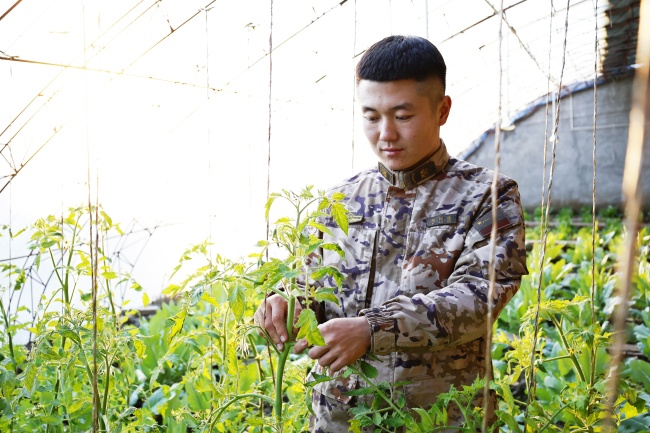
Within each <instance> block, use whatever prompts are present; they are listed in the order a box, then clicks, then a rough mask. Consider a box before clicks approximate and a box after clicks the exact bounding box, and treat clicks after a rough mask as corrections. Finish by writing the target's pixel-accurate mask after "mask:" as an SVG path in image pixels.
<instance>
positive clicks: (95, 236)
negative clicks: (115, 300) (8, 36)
mask: <svg viewBox="0 0 650 433" xmlns="http://www.w3.org/2000/svg"><path fill="white" fill-rule="evenodd" d="M81 10H82V20H83V38H84V51H83V56H84V80H85V86H86V92H85V95H84V97H85V100H84V102H85V113H86V151H87V154H86V155H87V168H88V170H87V179H88V216H89V222H90V223H89V224H88V230H89V234H90V238H89V239H90V245H89V248H90V267H91V295H92V301H91V309H92V313H91V314H92V328H93V331H92V332H93V349H92V350H93V366H92V389H93V427H92V428H93V433H97V432H98V431H99V417H100V405H101V402H100V397H99V387H98V385H97V381H98V368H97V266H98V263H97V262H98V244H99V226H98V225H97V222H98V221H99V209H98V208H99V186H98V184H99V170H98V167H95V170H96V171H95V201H96V203H95V208H94V211H95V213H94V215H93V199H92V173H91V172H92V158H91V148H90V134H89V127H88V122H89V121H88V72H87V69H86V66H87V61H88V59H87V56H86V54H87V47H88V44H87V43H86V8H85V3H84V2H83V1H82V3H81ZM95 160H97V156H96V155H95ZM93 226H94V227H93ZM80 349H81V350H83V347H80ZM107 379H108V378H107Z"/></svg>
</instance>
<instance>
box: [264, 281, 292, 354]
mask: <svg viewBox="0 0 650 433" xmlns="http://www.w3.org/2000/svg"><path fill="white" fill-rule="evenodd" d="M288 306H289V304H288V302H287V301H286V300H285V299H284V298H283V297H282V296H280V295H276V294H274V295H271V296H269V297H268V298H266V299H264V301H262V304H260V306H259V307H258V308H257V311H256V312H255V321H256V322H257V323H258V324H259V325H260V327H261V328H262V329H263V330H265V331H266V333H267V334H268V337H269V338H270V339H271V341H272V342H273V344H275V346H276V347H277V348H278V350H280V351H281V350H282V349H283V348H284V343H286V342H287V340H289V334H288V333H287V310H288ZM301 311H302V306H301V305H300V302H296V306H295V309H294V315H293V323H294V325H295V323H296V322H297V321H298V316H299V315H300V312H301ZM293 334H294V337H295V335H296V332H295V331H294V333H293Z"/></svg>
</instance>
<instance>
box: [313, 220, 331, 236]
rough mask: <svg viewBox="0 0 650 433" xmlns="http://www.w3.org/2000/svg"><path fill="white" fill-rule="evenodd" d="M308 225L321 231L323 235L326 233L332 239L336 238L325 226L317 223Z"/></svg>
mask: <svg viewBox="0 0 650 433" xmlns="http://www.w3.org/2000/svg"><path fill="white" fill-rule="evenodd" d="M308 225H309V226H311V227H314V228H315V229H317V230H319V231H321V232H323V233H326V234H328V235H330V236H332V237H333V236H334V234H333V233H332V231H331V230H330V229H329V228H327V227H326V226H325V225H323V224H321V223H317V222H316V221H310V222H309V224H308Z"/></svg>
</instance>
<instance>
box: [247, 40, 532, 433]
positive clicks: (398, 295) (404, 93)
mask: <svg viewBox="0 0 650 433" xmlns="http://www.w3.org/2000/svg"><path fill="white" fill-rule="evenodd" d="M445 75H446V66H445V63H444V60H443V58H442V55H441V54H440V52H439V51H438V50H437V48H436V47H435V46H434V45H433V44H431V43H430V42H429V41H427V40H426V39H423V38H420V37H410V36H390V37H387V38H385V39H383V40H381V41H379V42H377V43H375V44H374V45H373V46H371V47H370V48H369V49H368V50H367V51H366V52H365V53H364V55H363V57H362V58H361V60H360V61H359V63H358V65H357V70H356V78H357V91H358V101H359V102H360V105H361V110H362V112H363V116H364V121H363V122H364V131H365V134H366V136H367V138H368V140H369V142H370V145H371V147H372V149H373V151H374V152H375V154H376V155H377V158H378V160H379V164H378V168H375V169H371V170H367V171H364V172H361V173H359V174H357V175H356V176H354V177H352V178H350V179H348V180H346V181H345V182H343V183H341V184H340V185H338V186H337V187H335V188H333V191H338V192H342V193H343V194H345V197H346V198H345V202H346V206H347V208H348V210H349V211H350V212H351V214H352V215H353V216H354V218H352V219H351V223H350V229H349V233H348V235H347V236H346V235H345V234H344V233H343V232H342V231H341V230H338V231H336V230H337V229H336V228H335V226H334V224H329V225H330V226H331V227H332V228H333V230H335V231H334V233H335V235H336V236H337V240H338V242H339V244H341V245H342V246H343V249H344V250H345V252H346V257H345V259H344V260H341V258H340V257H339V256H338V255H337V254H336V253H332V254H329V253H330V252H328V251H324V252H323V256H322V259H323V261H324V263H326V264H331V265H335V266H337V267H338V269H340V270H341V271H342V272H343V273H344V275H345V276H346V278H345V280H344V283H343V285H342V287H341V288H340V289H339V290H338V291H337V292H336V295H337V297H338V298H339V301H340V302H339V305H336V304H333V303H329V302H325V303H322V304H319V305H318V306H317V307H318V309H319V310H320V311H319V313H320V316H319V317H321V318H322V324H321V325H320V326H319V329H320V331H321V333H322V334H323V337H324V339H325V342H326V346H317V347H312V348H310V349H309V356H310V357H311V358H313V359H315V360H317V361H318V362H317V363H316V365H315V367H314V368H315V371H317V372H321V371H322V370H323V368H324V367H329V372H330V374H331V373H334V372H339V371H340V370H341V369H342V368H343V367H345V366H347V365H350V364H352V363H354V362H355V361H357V360H358V359H359V358H361V357H363V356H364V355H366V354H371V355H374V356H376V357H377V358H378V359H379V361H370V362H371V363H372V364H373V365H374V366H375V367H376V368H377V369H378V370H379V377H378V378H377V379H376V380H377V381H384V380H386V381H389V382H398V381H409V382H410V384H408V385H405V386H403V387H402V389H401V391H402V392H403V393H404V395H405V397H406V401H407V405H408V407H425V408H426V407H428V406H430V405H431V404H433V403H434V402H435V401H436V398H437V396H438V395H439V394H440V393H442V392H446V391H447V390H448V389H449V387H450V385H454V386H455V387H457V388H459V387H462V386H463V385H469V384H471V383H472V382H473V381H474V380H475V379H476V378H477V377H483V376H485V353H486V350H489V348H487V347H486V341H485V334H486V330H487V326H488V323H486V316H487V311H488V304H487V303H488V299H487V296H488V290H489V269H488V268H489V264H490V256H491V252H492V251H491V244H490V235H491V230H492V201H491V183H492V181H493V176H494V173H492V172H490V171H489V170H487V169H484V168H481V167H477V166H474V165H471V164H469V163H467V162H464V161H460V160H458V159H455V158H451V157H450V156H449V154H448V153H447V149H446V147H445V144H444V143H443V141H442V140H441V139H440V127H441V126H442V125H444V124H445V123H446V121H447V118H448V116H449V112H450V109H451V98H450V97H449V96H446V95H445V84H446V83H445ZM497 201H498V209H497V226H498V233H497V240H496V255H495V258H494V262H493V263H494V267H495V271H496V283H495V287H494V297H493V298H492V299H491V300H490V301H489V302H492V306H493V312H494V316H493V317H494V318H496V317H497V315H498V314H499V312H500V311H501V310H502V309H503V307H504V306H505V304H506V303H507V302H508V301H509V300H510V299H511V298H512V296H513V295H514V294H515V292H516V291H517V289H518V288H519V285H520V281H521V276H522V275H525V274H527V269H526V249H525V245H524V224H523V216H522V211H521V205H520V201H519V193H518V189H517V184H516V183H515V182H514V181H513V180H511V179H508V178H507V177H505V176H499V178H498V193H497ZM286 310H287V305H286V302H285V301H284V300H283V299H282V298H281V297H279V296H271V297H269V298H268V299H267V300H266V302H265V303H264V304H263V305H261V306H260V308H259V309H258V311H257V313H256V319H257V321H258V323H260V325H261V326H262V327H264V328H265V329H266V331H267V332H268V334H269V337H270V338H271V339H272V340H273V341H274V342H275V343H276V344H282V343H284V342H286V340H287V333H286V329H285V321H286ZM306 348H307V343H306V342H305V341H298V342H297V343H296V345H295V352H297V353H300V352H301V351H303V350H304V349H306ZM360 385H361V386H363V384H360V383H359V380H358V378H356V377H355V376H354V375H353V376H350V377H348V378H343V377H339V378H337V379H335V380H333V381H330V382H325V383H320V384H318V385H317V386H316V387H315V388H314V395H313V408H314V412H315V416H312V419H311V422H310V428H311V429H312V431H313V432H318V433H327V432H333V433H334V432H336V433H338V432H347V431H348V426H349V419H350V418H351V415H350V414H349V413H348V409H349V408H350V406H351V405H354V404H355V400H354V399H352V398H351V397H349V396H347V395H345V391H346V390H348V389H352V388H355V387H358V386H360ZM358 398H365V399H369V398H372V396H366V397H358ZM448 410H449V411H450V413H449V415H450V421H451V422H454V423H460V422H461V421H462V417H461V415H460V413H459V412H458V411H457V408H452V407H449V408H448Z"/></svg>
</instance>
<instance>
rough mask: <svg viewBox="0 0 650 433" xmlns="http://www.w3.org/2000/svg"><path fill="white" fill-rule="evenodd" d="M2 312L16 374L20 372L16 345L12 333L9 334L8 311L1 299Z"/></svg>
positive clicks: (0, 307) (0, 308)
mask: <svg viewBox="0 0 650 433" xmlns="http://www.w3.org/2000/svg"><path fill="white" fill-rule="evenodd" d="M0 310H2V317H3V319H4V321H5V331H6V332H7V341H8V343H9V354H10V355H11V360H12V361H13V364H14V373H16V372H17V370H18V365H17V364H16V354H15V353H14V343H13V339H12V337H11V332H9V318H8V317H7V310H5V306H4V304H3V303H2V299H0Z"/></svg>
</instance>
